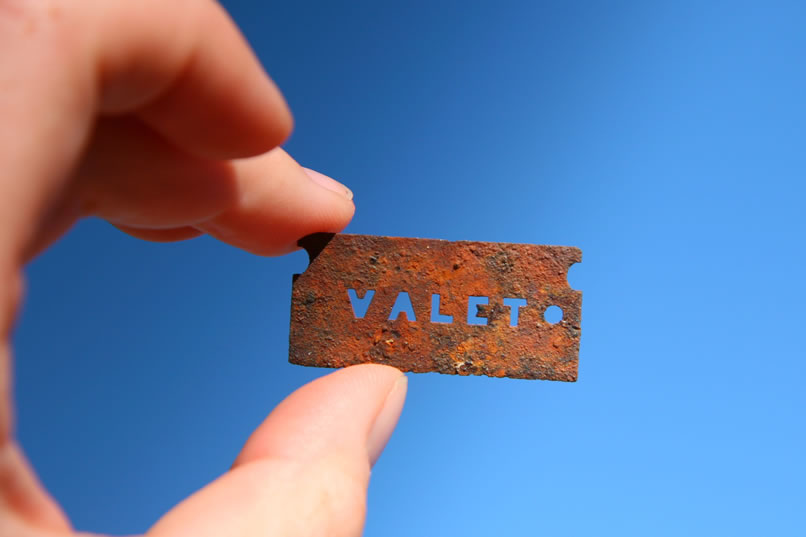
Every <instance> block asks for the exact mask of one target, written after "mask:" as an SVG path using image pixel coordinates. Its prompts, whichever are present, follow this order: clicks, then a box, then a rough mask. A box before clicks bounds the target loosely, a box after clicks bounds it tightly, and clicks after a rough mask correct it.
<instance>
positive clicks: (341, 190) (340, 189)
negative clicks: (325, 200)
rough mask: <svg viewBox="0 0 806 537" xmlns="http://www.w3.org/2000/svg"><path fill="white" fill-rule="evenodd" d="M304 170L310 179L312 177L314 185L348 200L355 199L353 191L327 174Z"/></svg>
mask: <svg viewBox="0 0 806 537" xmlns="http://www.w3.org/2000/svg"><path fill="white" fill-rule="evenodd" d="M302 169H303V170H305V173H307V174H308V177H310V178H311V180H312V181H313V182H314V183H316V184H318V185H319V186H322V187H325V188H326V189H328V190H330V191H332V192H335V193H337V194H341V195H342V196H344V197H346V198H347V199H348V200H352V199H353V191H352V190H350V189H349V188H347V187H346V186H344V185H343V184H341V183H339V182H338V181H336V180H335V179H332V178H330V177H328V176H327V175H325V174H322V173H319V172H318V171H316V170H311V169H309V168H302Z"/></svg>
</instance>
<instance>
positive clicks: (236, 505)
mask: <svg viewBox="0 0 806 537" xmlns="http://www.w3.org/2000/svg"><path fill="white" fill-rule="evenodd" d="M406 384H407V381H406V377H405V376H404V375H403V374H402V373H400V372H399V371H398V370H396V369H394V368H391V367H387V366H379V365H359V366H354V367H350V368H347V369H342V370H340V371H337V372H335V373H332V374H330V375H327V376H325V377H322V378H320V379H317V380H315V381H313V382H311V383H310V384H308V385H306V386H304V387H302V388H300V389H299V390H297V391H296V392H294V393H293V394H292V395H291V396H289V397H288V398H287V399H286V400H285V401H283V402H282V403H281V404H280V405H279V406H278V407H277V408H276V409H275V410H274V412H272V413H271V414H270V415H269V417H268V418H266V420H265V421H264V422H263V424H261V425H260V427H258V429H257V430H256V431H255V432H254V433H253V434H252V436H251V437H250V438H249V440H248V441H247V443H246V445H245V446H244V448H243V451H242V452H241V454H240V455H239V456H238V458H237V460H236V462H235V464H234V466H233V468H232V469H231V470H230V471H229V472H227V473H226V474H224V475H223V476H221V477H220V478H218V479H217V480H216V481H214V482H213V483H211V484H210V485H208V486H207V487H205V488H204V489H202V490H200V491H199V492H197V493H196V494H194V495H193V496H191V497H190V498H188V499H187V500H185V501H184V502H182V503H181V504H179V505H178V506H177V507H176V508H174V509H173V510H172V511H170V512H169V513H168V514H167V515H165V516H164V517H163V518H162V519H161V520H160V521H159V522H157V524H156V525H155V526H154V527H153V528H152V529H151V531H150V532H149V535H150V536H154V537H175V536H179V535H183V536H184V535H194V537H208V536H209V537H213V536H215V537H219V536H221V535H227V536H232V537H252V536H254V537H257V536H261V537H265V536H266V535H283V536H288V537H295V536H308V535H327V536H332V537H342V536H343V537H347V536H358V535H361V531H362V529H363V526H364V515H365V510H366V493H367V486H368V484H369V475H370V468H371V466H372V464H374V462H375V460H377V458H378V456H379V455H380V453H381V451H382V450H383V448H384V446H385V445H386V441H387V440H388V439H389V437H390V436H391V434H392V431H393V430H394V427H395V424H396V423H397V419H398V417H399V415H400V412H401V410H402V408H403V402H404V399H405V396H406Z"/></svg>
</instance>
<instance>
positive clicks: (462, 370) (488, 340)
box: [289, 233, 582, 382]
mask: <svg viewBox="0 0 806 537" xmlns="http://www.w3.org/2000/svg"><path fill="white" fill-rule="evenodd" d="M299 244H300V246H302V247H303V248H305V249H306V250H307V251H308V255H309V257H310V265H309V266H308V268H307V270H305V272H304V273H302V274H295V275H294V280H293V288H292V298H291V333H290V352H289V361H290V362H291V363H294V364H300V365H306V366H315V367H344V366H348V365H354V364H363V363H376V364H387V365H391V366H394V367H396V368H398V369H400V370H402V371H412V372H417V373H424V372H428V371H435V372H438V373H449V374H455V375H487V376H490V377H512V378H522V379H548V380H563V381H569V382H573V381H575V380H576V379H577V369H578V364H579V338H580V316H581V311H580V310H581V306H582V293H581V292H580V291H577V290H574V289H572V288H571V287H570V286H569V285H568V281H567V279H566V276H567V274H568V269H569V267H570V266H571V265H573V264H574V263H578V262H580V261H581V260H582V252H581V251H580V250H579V249H578V248H571V247H565V246H536V245H531V244H505V243H492V242H469V241H457V242H451V241H444V240H434V239H409V238H396V237H376V236H370V235H346V234H332V233H317V234H314V235H309V236H308V237H305V238H304V239H302V240H301V241H300V243H299ZM552 306H554V308H552ZM557 308H559V310H561V314H562V318H561V319H559V320H558V318H556V317H555V318H553V319H552V321H553V322H550V321H549V320H547V319H546V317H547V315H546V312H547V310H554V311H555V312H557V311H558V310H557ZM558 313H559V312H558Z"/></svg>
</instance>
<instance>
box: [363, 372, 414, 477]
mask: <svg viewBox="0 0 806 537" xmlns="http://www.w3.org/2000/svg"><path fill="white" fill-rule="evenodd" d="M408 384H409V379H408V378H407V377H406V376H405V375H402V376H401V377H400V378H399V379H397V381H395V384H394V386H392V389H391V390H390V391H389V394H388V395H387V396H386V402H384V404H383V408H382V409H381V411H380V412H379V413H378V416H377V417H376V418H375V423H373V424H372V429H371V430H370V432H369V437H368V438H367V452H368V454H369V461H370V464H371V465H373V466H374V465H375V462H376V461H377V460H378V458H379V457H380V456H381V453H382V452H383V448H385V447H386V443H387V442H388V441H389V438H390V437H391V436H392V432H393V431H394V430H395V425H397V419H398V418H399V417H400V412H401V411H402V410H403V403H404V402H405V400H406V388H407V386H408Z"/></svg>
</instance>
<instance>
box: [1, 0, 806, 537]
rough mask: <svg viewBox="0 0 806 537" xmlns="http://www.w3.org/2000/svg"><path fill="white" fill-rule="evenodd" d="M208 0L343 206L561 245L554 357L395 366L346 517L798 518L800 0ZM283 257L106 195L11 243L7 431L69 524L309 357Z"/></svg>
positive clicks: (457, 232) (220, 449)
mask: <svg viewBox="0 0 806 537" xmlns="http://www.w3.org/2000/svg"><path fill="white" fill-rule="evenodd" d="M225 4H226V5H227V6H228V8H229V9H230V10H231V12H232V13H233V16H234V17H235V18H236V19H237V21H238V22H239V24H241V25H242V27H243V29H244V31H245V33H246V35H247V36H248V38H249V40H250V41H251V43H252V44H253V45H254V47H255V48H256V50H257V51H258V54H259V56H260V58H261V60H262V61H263V62H264V63H265V65H266V67H267V69H268V70H269V71H270V73H271V74H272V75H273V76H274V78H275V79H276V80H277V82H278V84H279V85H280V87H281V88H282V89H283V91H284V92H285V94H286V96H287V98H288V101H289V102H290V104H291V106H292V108H293V110H294V113H295V116H296V131H295V133H294V135H293V136H292V138H291V140H290V141H289V143H288V144H287V148H288V150H289V151H290V152H291V153H292V154H293V155H295V156H296V157H297V158H298V160H300V161H301V162H302V163H304V164H306V165H308V166H311V167H313V168H316V169H320V170H322V171H323V172H325V173H328V174H330V175H332V176H334V177H337V178H339V179H341V180H342V181H343V182H344V183H346V184H347V185H349V186H350V187H351V188H352V189H353V190H354V191H355V196H356V198H355V199H356V204H357V213H356V216H355V219H354V221H353V223H352V224H351V225H350V227H349V228H348V231H351V232H356V233H371V234H381V235H397V236H423V237H435V238H444V239H471V240H485V241H507V242H526V243H536V244H562V245H573V246H579V247H581V248H582V250H583V252H584V262H583V263H582V264H580V265H577V266H576V268H575V269H574V272H573V274H572V278H571V282H572V284H573V285H574V287H576V288H579V289H582V290H583V292H584V303H583V323H582V349H581V356H580V359H581V363H580V380H579V382H578V383H576V384H566V383H554V382H542V381H514V380H506V379H504V380H499V379H488V378H483V377H482V378H466V377H453V376H442V375H435V374H429V375H416V376H412V377H411V378H410V384H409V386H410V389H409V400H408V403H407V407H406V409H405V410H404V414H403V416H402V418H401V422H400V426H399V428H398V430H397V432H396V433H395V436H394V437H393V439H392V442H391V444H390V445H389V447H388V449H387V451H386V453H385V454H384V456H383V457H382V459H381V461H380V462H379V463H378V466H377V467H376V471H375V473H374V477H373V483H372V486H371V490H370V496H369V517H368V520H367V529H366V535H368V536H371V537H379V536H388V537H396V536H440V537H444V536H493V535H494V536H498V535H506V536H522V535H523V536H526V535H529V536H531V535H550V536H588V535H590V536H593V535H595V536H610V535H613V536H620V537H621V536H625V535H635V536H647V535H651V536H680V535H703V536H716V535H726V536H755V535H764V536H768V535H775V536H778V537H781V536H795V535H798V536H801V535H804V532H805V531H806V509H804V505H805V504H806V491H805V490H804V487H805V485H804V483H805V482H806V462H805V459H806V457H804V453H806V433H805V432H804V410H806V395H804V393H805V390H804V374H806V353H804V350H803V345H802V341H801V339H802V336H803V334H804V315H803V306H804V300H805V299H806V284H805V283H804V270H803V269H804V261H805V260H806V256H805V255H804V246H805V244H804V243H805V241H804V231H805V230H806V226H805V225H804V216H803V200H804V193H805V187H804V184H803V180H804V177H806V32H805V31H804V28H806V8H804V4H803V3H802V2H761V1H758V2H666V3H659V2H638V1H636V2H553V3H538V2H527V1H524V2H520V3H516V2H507V1H497V2H483V3H482V2H450V3H449V2H408V3H405V6H397V7H391V5H390V4H387V3H384V2H354V3H337V2H320V3H313V2H274V3H271V5H269V4H268V3H265V4H264V3H263V2H247V1H239V2H236V1H231V2H225ZM46 157H47V155H46V154H43V158H46ZM270 232H271V230H267V233H270ZM305 266H306V258H305V255H304V254H303V253H296V254H293V255H291V256H288V257H285V258H280V259H264V258H258V257H253V256H250V255H247V254H245V253H241V252H239V251H236V250H235V249H233V248H230V247H228V246H224V245H222V244H219V243H217V242H215V241H213V240H210V239H207V238H202V239H197V240H194V241H191V242H187V243H182V244H175V245H155V244H148V243H145V242H139V241H137V240H135V239H132V238H129V237H127V236H124V235H123V234H121V233H119V232H117V231H116V230H114V229H113V228H111V227H110V226H108V225H107V224H105V223H103V222H100V221H87V222H84V223H81V224H80V225H78V226H77V227H76V228H75V229H74V230H73V231H72V232H71V233H70V234H69V235H68V236H67V237H66V238H65V239H64V240H63V241H61V242H60V243H59V244H57V245H56V246H55V247H54V248H52V249H51V250H50V251H49V252H47V253H46V254H45V255H43V256H41V257H40V258H38V259H37V260H36V261H34V262H33V263H32V264H31V265H30V267H29V270H28V275H29V278H30V282H29V284H30V290H29V293H28V299H27V302H26V304H25V307H24V312H23V315H22V319H21V322H20V324H19V326H18V329H17V332H16V354H17V364H16V370H17V377H16V378H17V384H16V386H17V402H18V414H19V436H20V439H21V441H22V444H23V445H24V447H25V449H26V450H27V452H28V453H29V455H30V457H31V459H32V461H33V463H34V464H35V466H36V468H37V470H38V471H39V473H40V475H41V477H42V479H43V481H44V482H45V484H46V485H47V486H48V487H49V488H50V490H51V491H52V492H53V493H54V495H55V496H56V497H57V498H58V499H59V500H60V501H61V502H62V503H63V505H64V506H65V508H66V510H67V512H68V513H69V515H70V516H71V517H72V519H73V520H74V521H75V523H76V525H77V526H78V527H79V528H82V529H87V530H98V531H102V530H104V531H110V532H118V533H128V532H138V531H143V530H145V529H146V528H147V527H148V526H149V524H150V523H151V522H153V521H154V520H155V519H156V518H157V517H158V516H159V515H160V514H161V513H163V512H164V511H165V510H167V509H168V508H170V507H171V506H172V505H174V504H175V503H176V502H177V501H178V500H180V499H181V498H182V497H184V496H185V495H187V494H189V493H190V492H192V491H193V490H195V489H197V488H198V487H200V486H202V485H203V484H205V483H206V482H208V481H209V480H211V479H212V478H214V477H215V476H217V475H218V474H219V473H220V472H222V471H224V470H225V469H226V468H227V467H228V465H229V463H230V462H231V461H232V459H233V457H234V456H235V454H236V453H237V451H238V449H239V447H240V445H241V444H242V442H243V441H244V440H245V438H246V437H247V435H248V434H249V432H250V431H251V430H252V429H253V428H254V427H255V426H256V425H257V424H258V423H259V422H260V421H261V420H262V418H263V417H264V416H265V414H266V413H267V412H268V411H269V410H270V409H271V408H272V407H273V406H274V405H275V404H276V403H277V402H278V401H280V400H281V399H282V398H283V397H284V396H285V395H286V394H288V393H289V392H291V391H292V390H293V389H295V388H296V387H298V386H300V385H301V384H303V383H305V382H306V381H308V380H310V379H313V378H315V377H317V376H319V375H321V374H323V373H324V372H325V371H324V370H316V369H306V368H302V367H297V366H292V365H289V364H288V363H287V361H286V360H287V350H288V343H287V334H288V321H289V295H290V284H291V274H292V273H294V272H299V271H301V270H303V269H304V267H305Z"/></svg>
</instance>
